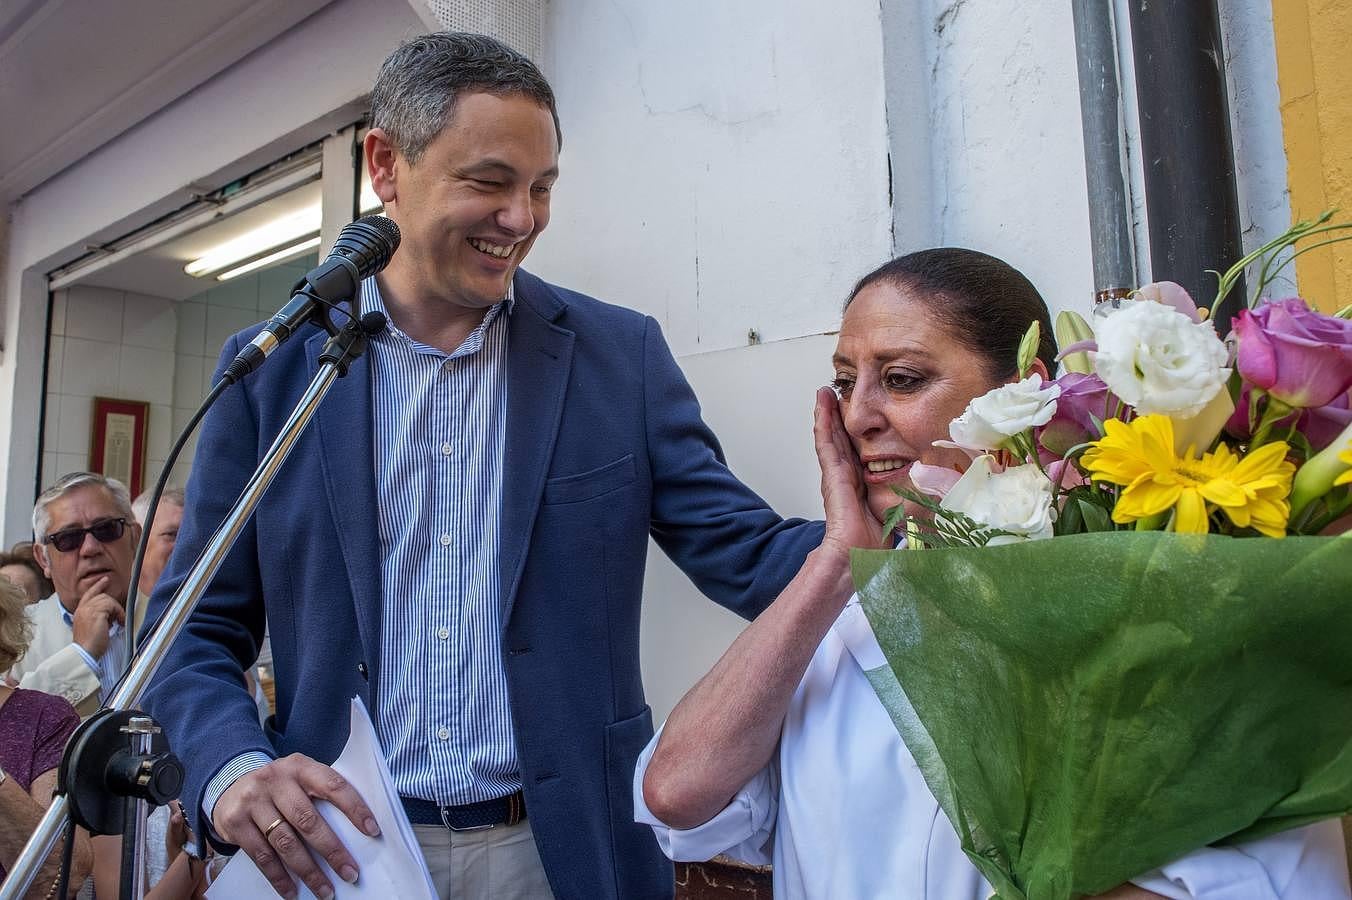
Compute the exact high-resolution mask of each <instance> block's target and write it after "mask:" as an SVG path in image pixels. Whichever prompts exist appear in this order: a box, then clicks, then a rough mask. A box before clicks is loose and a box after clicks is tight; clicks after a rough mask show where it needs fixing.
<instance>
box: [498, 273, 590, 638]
mask: <svg viewBox="0 0 1352 900" xmlns="http://www.w3.org/2000/svg"><path fill="white" fill-rule="evenodd" d="M516 300H517V302H516V308H515V309H514V310H513V311H512V317H511V324H510V326H509V330H508V335H509V336H508V339H507V428H506V446H504V447H503V451H502V470H503V473H504V477H503V480H502V525H501V537H500V542H501V548H502V549H501V566H502V569H501V578H502V582H501V584H502V599H503V604H504V606H503V616H502V622H503V625H504V627H505V626H506V624H507V622H509V621H510V620H511V617H512V606H513V604H514V603H515V602H516V589H517V585H518V584H520V582H521V572H522V570H523V568H524V567H525V561H526V552H527V548H528V547H529V546H530V540H531V532H532V530H533V529H534V527H535V517H536V514H537V513H538V512H539V509H540V498H541V497H542V496H543V494H544V487H545V475H546V473H547V472H548V471H549V462H550V459H551V458H552V457H553V454H554V441H555V438H557V437H558V433H559V421H560V419H561V417H562V414H563V401H564V395H565V393H566V390H567V386H568V373H569V370H570V369H571V368H572V363H573V337H574V335H573V332H571V331H568V330H567V329H565V328H562V327H560V326H558V325H556V324H554V323H555V321H556V320H557V319H558V318H559V317H560V316H561V315H562V314H563V312H564V310H565V309H566V306H565V305H564V303H563V301H562V300H561V299H560V298H559V297H558V295H557V294H555V292H554V291H553V290H551V289H550V287H549V286H548V285H547V284H545V283H544V282H543V281H541V280H540V279H538V278H536V277H534V276H533V275H528V274H527V273H525V272H518V274H517V278H516Z"/></svg>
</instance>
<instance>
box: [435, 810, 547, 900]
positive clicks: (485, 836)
mask: <svg viewBox="0 0 1352 900" xmlns="http://www.w3.org/2000/svg"><path fill="white" fill-rule="evenodd" d="M413 833H414V835H415V836H416V837H417V838H418V844H419V845H420V846H421V847H422V852H423V857H424V858H425V859H426V860H427V871H428V872H430V873H431V875H432V884H433V885H435V886H436V889H437V896H439V897H440V898H441V900H550V898H552V897H553V896H554V895H553V894H552V893H550V891H549V882H548V881H547V880H546V879H545V869H544V866H543V865H542V864H541V863H540V854H539V853H538V852H537V851H536V849H535V836H534V835H533V834H531V830H530V820H528V819H526V820H522V821H521V822H519V823H517V824H516V825H495V826H493V827H492V828H485V829H482V830H480V831H451V830H450V829H449V828H443V827H442V826H440V825H414V826H413Z"/></svg>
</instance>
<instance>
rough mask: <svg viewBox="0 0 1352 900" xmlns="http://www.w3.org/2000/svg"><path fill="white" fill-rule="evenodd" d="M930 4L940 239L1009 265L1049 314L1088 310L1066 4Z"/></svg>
mask: <svg viewBox="0 0 1352 900" xmlns="http://www.w3.org/2000/svg"><path fill="white" fill-rule="evenodd" d="M929 6H930V7H931V15H930V19H929V22H928V27H929V35H930V37H929V50H928V53H929V60H930V73H931V74H930V78H931V84H930V97H931V111H930V117H929V120H928V122H927V123H926V125H927V127H928V129H929V132H930V134H931V135H932V136H933V142H934V143H933V153H932V156H933V160H934V166H933V178H934V196H935V201H934V202H935V204H936V207H937V222H936V226H937V234H936V235H935V242H936V243H938V244H943V245H958V246H966V247H971V248H973V249H977V250H984V251H986V252H989V253H992V254H994V255H996V256H999V257H1000V258H1002V259H1004V260H1006V261H1007V262H1009V263H1010V264H1011V265H1013V266H1015V267H1016V268H1018V269H1020V270H1022V271H1023V273H1024V274H1025V275H1027V276H1028V278H1029V279H1030V280H1031V281H1032V282H1033V284H1034V285H1036V286H1037V288H1038V290H1039V291H1041V293H1042V296H1043V297H1044V298H1045V299H1046V301H1047V304H1048V306H1050V307H1052V311H1053V314H1055V312H1056V311H1058V310H1060V309H1078V310H1079V311H1081V312H1084V311H1086V310H1087V309H1088V307H1089V306H1090V304H1091V302H1092V295H1093V268H1092V262H1091V260H1090V255H1089V254H1090V245H1089V207H1088V202H1087V200H1086V198H1085V169H1084V141H1083V138H1082V136H1081V130H1080V105H1079V104H1080V99H1079V83H1078V76H1077V73H1076V64H1075V42H1074V26H1073V22H1072V20H1071V12H1070V5H1069V4H1067V3H1065V2H1062V0H934V2H931V3H930V4H929ZM898 127H902V125H901V123H898Z"/></svg>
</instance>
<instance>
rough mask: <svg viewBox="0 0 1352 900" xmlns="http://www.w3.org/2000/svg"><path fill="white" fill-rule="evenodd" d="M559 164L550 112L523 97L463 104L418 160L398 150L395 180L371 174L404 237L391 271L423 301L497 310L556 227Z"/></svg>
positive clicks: (470, 98) (475, 97) (480, 96)
mask: <svg viewBox="0 0 1352 900" xmlns="http://www.w3.org/2000/svg"><path fill="white" fill-rule="evenodd" d="M558 159H559V146H558V139H557V136H556V134H555V131H554V120H553V117H552V116H551V115H550V112H549V109H548V108H547V107H545V106H543V105H542V104H540V103H538V102H537V101H535V100H533V99H531V98H529V97H526V96H522V95H519V94H506V95H497V94H487V93H482V92H479V93H468V94H464V95H462V96H460V97H459V98H458V99H457V100H456V102H455V106H454V110H453V112H452V114H451V117H450V121H449V122H448V123H447V124H446V127H444V128H443V129H442V130H441V131H440V133H438V134H437V136H436V137H435V138H433V140H432V142H431V143H430V144H428V146H427V148H426V149H425V150H424V151H423V152H422V154H421V155H420V156H419V157H418V159H417V160H416V161H414V162H410V161H409V159H408V158H407V157H406V156H405V155H404V154H403V153H401V152H398V151H396V152H395V153H394V155H393V164H392V165H391V166H390V167H389V170H388V173H386V172H382V171H373V173H372V176H373V177H372V186H373V188H374V189H375V190H376V192H377V194H379V195H380V197H381V199H382V200H383V201H384V202H385V213H386V215H388V216H389V217H390V218H391V219H393V220H394V221H395V223H396V224H397V225H398V226H399V229H400V231H401V232H402V234H403V240H402V242H401V244H400V247H399V253H398V254H397V255H396V256H395V261H394V262H393V263H392V264H391V265H392V266H397V267H399V269H400V270H401V271H402V272H403V273H404V275H403V277H404V279H405V281H406V283H407V284H408V285H409V286H410V287H412V288H413V289H414V290H415V291H416V293H417V295H418V296H419V297H421V298H423V300H424V301H426V300H428V299H431V300H440V301H444V302H447V303H450V304H453V305H455V306H457V307H461V308H464V309H483V308H487V307H489V306H492V305H493V304H494V303H496V302H498V301H499V300H501V299H502V298H503V297H504V296H506V294H507V288H508V286H509V285H510V284H511V281H512V276H513V275H514V274H515V273H516V269H517V266H519V265H520V264H521V261H522V260H523V259H525V257H526V254H527V253H529V252H530V248H531V245H532V244H534V243H535V238H536V236H538V235H539V234H540V232H541V231H544V229H545V226H546V225H548V224H549V198H550V191H551V190H552V189H553V186H554V180H555V179H556V178H557V177H558Z"/></svg>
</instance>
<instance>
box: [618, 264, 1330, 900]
mask: <svg viewBox="0 0 1352 900" xmlns="http://www.w3.org/2000/svg"><path fill="white" fill-rule="evenodd" d="M1035 321H1036V322H1039V323H1041V326H1042V328H1041V335H1043V340H1042V341H1041V344H1040V346H1039V347H1038V352H1037V362H1036V363H1033V364H1032V366H1031V371H1032V372H1033V373H1035V374H1036V375H1038V376H1041V378H1040V379H1037V378H1035V379H1028V380H1026V381H1024V382H1022V383H1023V384H1026V385H1028V388H1027V389H1024V388H1018V387H1017V386H1016V387H1014V388H1011V389H1010V390H1011V391H1014V392H1015V393H1018V392H1019V391H1022V392H1023V394H1024V396H1015V397H1013V398H1012V399H1013V402H1011V403H1009V404H1007V405H1006V407H1005V408H1006V410H1007V411H1008V413H1009V414H1010V415H1012V416H1016V417H1017V416H1024V417H1026V418H1028V419H1029V421H1030V422H1033V423H1035V424H1038V425H1042V424H1045V423H1046V421H1047V420H1046V418H1042V421H1040V422H1038V421H1036V419H1037V418H1039V416H1040V414H1041V413H1042V412H1043V407H1044V405H1043V404H1042V403H1041V401H1040V399H1039V389H1040V380H1041V379H1045V378H1046V377H1047V374H1048V370H1049V369H1051V368H1052V366H1053V365H1054V354H1055V348H1054V346H1053V344H1052V342H1051V340H1050V333H1051V328H1050V327H1049V325H1050V323H1049V321H1048V313H1047V308H1046V305H1045V303H1044V302H1043V301H1042V299H1041V297H1040V296H1039V295H1038V293H1037V291H1036V289H1035V288H1034V287H1033V286H1032V285H1031V284H1030V283H1029V282H1028V280H1027V279H1026V278H1024V277H1023V276H1022V275H1021V274H1020V273H1018V272H1017V271H1016V270H1014V269H1012V268H1011V267H1009V266H1008V265H1006V264H1005V263H1003V262H1001V261H999V260H996V259H994V258H992V257H989V256H986V255H984V254H981V253H976V252H974V251H969V250H958V249H941V250H930V251H922V252H920V253H915V254H911V255H909V256H906V257H902V258H900V259H897V260H893V261H892V262H890V263H888V264H886V265H884V266H882V267H881V268H879V269H878V270H876V271H874V272H873V273H871V274H869V275H867V276H865V277H864V278H863V279H862V280H861V281H860V282H859V284H858V285H857V286H856V287H855V289H854V291H853V292H852V293H851V295H850V299H849V300H848V301H847V303H846V309H845V315H844V320H843V322H842V325H841V330H840V337H839V342H838V347H837V351H836V354H835V359H834V362H835V368H836V372H837V375H836V380H835V384H834V385H833V387H834V392H833V391H832V390H828V389H822V390H820V391H818V396H817V411H816V418H815V424H814V432H815V439H816V446H817V454H818V459H819V462H820V464H821V469H822V493H823V499H824V502H825V508H826V515H827V531H826V536H825V538H824V540H823V542H822V545H821V546H820V547H819V548H818V549H817V550H816V551H814V552H813V553H812V554H811V555H810V556H809V558H808V560H807V562H806V563H805V564H804V566H803V568H802V570H801V571H800V572H799V574H798V576H797V577H796V578H795V580H794V581H793V582H792V583H790V585H789V586H788V587H787V588H786V589H785V591H784V593H783V594H781V595H780V597H779V598H778V599H777V600H776V601H775V602H774V603H773V604H772V605H771V606H770V607H769V608H768V609H767V610H766V611H765V612H764V613H763V614H761V616H760V617H759V618H757V619H756V621H755V622H753V623H752V624H751V625H750V626H749V627H748V628H747V629H746V630H745V631H744V632H743V633H742V634H741V635H740V636H739V638H738V639H737V640H736V641H735V642H734V643H733V645H732V646H731V647H730V648H729V650H728V651H727V653H726V654H725V655H724V656H723V658H722V659H721V660H720V661H719V662H718V663H717V664H716V665H715V667H714V668H713V670H712V671H710V672H709V673H708V674H707V675H706V676H705V677H704V678H703V679H702V680H701V681H700V682H699V683H698V684H697V685H696V686H695V687H694V688H692V689H691V691H690V692H689V693H688V694H687V695H686V696H685V698H684V699H683V700H682V701H681V702H680V704H678V705H677V707H676V708H675V710H673V712H672V714H671V717H670V718H669V719H668V721H667V723H666V725H665V726H664V728H663V730H662V731H661V732H660V733H659V734H658V735H657V736H656V737H655V738H654V740H653V742H652V744H650V745H649V747H648V748H647V750H646V751H645V752H644V754H643V755H642V756H641V757H640V760H639V765H638V770H637V772H636V773H635V780H634V804H635V809H636V817H637V819H638V820H639V821H641V822H645V823H647V824H649V825H651V826H652V827H653V828H654V831H655V832H656V834H657V837H658V841H659V843H660V844H661V846H662V848H663V849H664V851H665V852H666V853H667V854H668V855H669V856H671V857H672V858H673V859H689V860H703V859H708V858H711V857H713V856H715V855H717V854H719V853H726V854H729V855H731V856H734V857H737V858H741V859H744V860H747V861H749V862H755V863H762V864H764V863H770V862H773V864H774V879H775V894H776V896H778V897H784V898H856V897H857V898H866V897H868V898H871V897H897V898H908V900H910V898H914V900H921V898H929V900H986V898H988V897H989V896H990V895H991V890H992V889H991V887H990V885H989V884H988V883H987V882H986V881H985V880H984V879H983V877H982V876H981V874H980V872H979V871H978V870H977V868H976V867H975V866H974V865H973V864H972V862H970V861H969V860H968V858H967V857H966V856H965V855H964V852H963V849H962V847H961V844H960V841H959V838H958V835H957V833H956V832H955V829H954V827H953V825H952V824H951V823H950V822H949V820H948V819H947V818H946V817H945V815H944V814H943V812H942V811H941V808H940V804H939V802H938V800H936V798H935V796H934V794H933V793H932V792H931V790H930V787H929V786H928V784H927V782H926V780H925V778H924V777H923V776H922V774H921V772H920V769H919V767H918V765H917V763H916V761H915V760H914V759H913V757H912V755H911V753H910V752H909V751H908V750H907V747H906V745H905V744H904V743H903V741H902V739H901V737H900V736H899V734H898V731H897V727H896V726H895V725H894V723H893V719H892V718H891V717H890V716H889V713H888V711H887V710H886V709H885V708H884V706H883V704H882V702H881V701H880V700H879V697H878V696H877V694H876V693H875V687H874V685H873V684H872V683H871V682H870V681H869V679H868V678H867V677H866V675H865V673H866V672H869V671H871V670H875V669H877V668H878V667H879V666H881V665H882V664H883V660H882V653H881V650H880V648H879V646H878V643H877V640H876V639H875V637H874V634H873V632H872V630H871V629H870V626H869V623H868V621H867V619H866V618H865V617H864V614H863V612H862V611H861V609H860V607H859V604H858V602H857V598H855V597H854V596H853V590H854V589H853V586H852V583H851V575H850V563H849V552H850V549H851V548H855V547H878V546H879V536H880V534H881V533H882V525H881V524H880V523H881V521H882V520H883V519H884V518H885V517H886V516H887V512H888V510H889V509H890V508H892V507H893V506H895V505H896V503H897V494H896V492H895V491H894V488H897V489H903V490H907V491H914V489H915V487H916V484H915V483H914V482H913V480H912V473H913V472H917V473H926V472H927V473H934V472H938V471H942V470H959V469H964V468H967V467H968V465H969V462H970V459H969V455H968V454H966V453H964V452H963V451H962V450H961V449H960V448H959V447H957V446H955V445H952V444H950V445H949V446H947V447H944V446H940V447H936V446H935V442H936V441H941V442H942V441H944V440H945V439H947V438H948V437H950V427H949V426H950V422H951V421H952V420H953V419H955V418H956V417H958V416H959V414H960V413H963V411H964V410H965V409H966V407H967V406H968V404H969V402H970V401H972V400H973V399H974V398H976V397H979V396H982V395H983V394H985V393H987V392H988V391H990V390H991V389H993V388H996V387H998V386H1000V385H1002V384H1010V385H1017V384H1018V383H1020V375H1021V373H1020V372H1019V366H1018V363H1017V359H1018V357H1019V355H1020V344H1021V341H1022V339H1023V337H1024V335H1025V332H1026V331H1027V330H1028V325H1029V323H1030V322H1035ZM1048 415H1049V413H1048ZM917 480H919V479H917ZM1039 491H1041V487H1040V486H1038V485H1032V486H1030V488H1029V491H1028V498H1027V499H1028V502H1026V503H1024V502H1020V499H1019V496H1018V494H1017V492H1015V493H1014V494H1013V495H1009V496H1010V497H1012V499H1009V498H1008V497H1007V500H1006V503H1007V506H1006V508H1005V509H1003V510H1001V521H1002V522H1003V523H1005V524H1004V528H1005V530H1006V531H1007V532H1012V533H1013V534H1014V535H1016V536H1018V537H1042V536H1050V534H1051V530H1052V522H1051V519H1050V514H1049V512H1048V509H1049V504H1048V503H1046V502H1045V501H1043V502H1039V498H1038V497H1035V496H1033V495H1035V494H1037V493H1038V492H1039ZM907 505H908V506H909V507H911V508H909V509H908V510H907V511H908V514H909V515H911V516H917V515H918V516H921V517H923V516H924V515H925V510H924V509H923V508H921V507H916V506H914V505H913V504H911V503H910V501H908V503H907ZM892 539H893V538H892V536H889V537H888V543H889V544H890V543H891V541H892ZM967 687H968V689H969V690H972V691H1000V690H1001V685H1000V684H973V685H969V686H967ZM1127 812H1128V811H1125V810H1123V811H1120V812H1119V814H1127ZM1146 814H1147V815H1148V812H1147V813H1146ZM1133 881H1134V884H1125V885H1122V886H1121V887H1119V888H1116V889H1113V890H1111V891H1109V893H1108V894H1106V895H1104V896H1109V897H1113V898H1143V897H1155V896H1164V897H1176V898H1198V900H1202V898H1215V900H1219V898H1222V897H1223V898H1225V900H1238V898H1250V897H1252V898H1278V897H1289V898H1319V900H1324V898H1328V900H1335V898H1346V897H1348V896H1349V889H1348V880H1347V868H1346V863H1345V860H1344V857H1343V845H1342V836H1341V832H1340V829H1339V827H1338V823H1337V822H1336V821H1328V822H1323V823H1319V824H1316V825H1310V826H1307V827H1304V828H1298V829H1292V830H1288V831H1285V832H1282V833H1279V834H1276V835H1272V836H1270V837H1266V838H1263V839H1261V840H1256V841H1252V842H1249V843H1247V844H1243V845H1237V846H1230V847H1215V848H1212V847H1203V848H1200V849H1198V850H1197V851H1196V852H1193V853H1190V854H1187V855H1186V856H1184V857H1182V858H1181V859H1178V860H1176V861H1174V862H1173V863H1170V864H1168V865H1165V866H1163V868H1162V869H1160V870H1158V871H1154V872H1147V873H1141V875H1140V877H1138V878H1134V879H1133Z"/></svg>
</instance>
